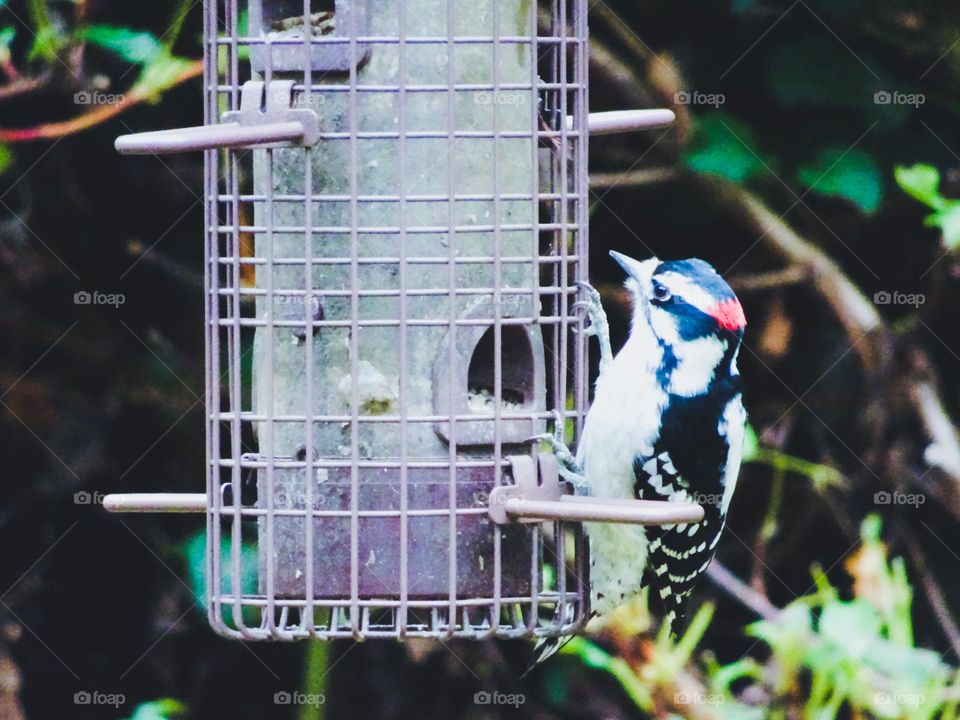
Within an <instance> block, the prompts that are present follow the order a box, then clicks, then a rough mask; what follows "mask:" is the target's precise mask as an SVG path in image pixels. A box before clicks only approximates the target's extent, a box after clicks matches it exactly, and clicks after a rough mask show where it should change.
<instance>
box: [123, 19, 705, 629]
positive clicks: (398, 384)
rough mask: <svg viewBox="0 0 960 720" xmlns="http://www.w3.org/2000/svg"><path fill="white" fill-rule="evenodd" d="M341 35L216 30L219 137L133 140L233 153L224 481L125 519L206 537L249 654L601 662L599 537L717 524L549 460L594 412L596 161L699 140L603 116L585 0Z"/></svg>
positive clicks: (656, 117)
mask: <svg viewBox="0 0 960 720" xmlns="http://www.w3.org/2000/svg"><path fill="white" fill-rule="evenodd" d="M313 5H315V6H317V7H320V5H321V4H320V3H316V2H314V3H313ZM434 5H436V9H443V8H445V10H444V11H443V12H441V13H440V15H441V16H440V17H434V16H432V15H431V17H430V18H429V21H427V20H428V19H427V18H423V20H424V22H422V23H420V22H415V20H416V18H412V17H411V16H410V13H411V11H413V12H417V11H420V12H422V11H424V10H425V9H428V8H433V6H434ZM323 6H324V7H326V5H323ZM514 6H515V7H514ZM386 8H392V10H391V11H386V10H385V9H386ZM314 9H315V8H314V7H312V4H311V0H249V18H250V28H249V30H248V31H247V32H246V33H242V32H241V30H240V28H239V21H240V17H241V12H240V10H241V8H240V7H239V0H205V12H204V18H205V19H204V37H205V53H204V55H205V73H204V83H205V88H206V112H205V125H204V126H203V127H199V128H186V129H181V130H165V131H159V132H152V133H141V134H137V135H130V136H125V137H123V138H119V139H118V140H117V148H118V150H120V151H121V152H124V153H130V154H135V153H157V152H175V151H181V150H204V151H205V158H206V163H205V168H206V169H205V198H206V205H205V208H206V212H205V218H206V236H207V243H206V256H205V263H206V305H207V307H206V318H207V322H206V338H207V356H206V364H207V382H206V398H205V399H206V407H207V448H208V463H207V491H206V493H205V494H179V495H178V494H169V493H158V494H136V495H110V496H107V497H106V498H105V500H104V506H105V507H106V508H107V509H108V510H111V511H116V512H202V513H204V514H205V515H206V518H207V531H208V532H207V536H208V567H207V574H208V578H209V582H208V587H209V591H208V594H209V597H208V598H207V599H208V603H209V618H210V622H211V625H212V626H213V627H214V628H215V629H216V630H217V631H218V632H220V633H222V634H225V635H228V636H231V637H236V638H243V639H249V640H255V639H279V640H293V639H301V638H308V637H314V638H321V639H330V638H336V637H353V638H355V639H363V638H366V637H399V638H403V637H412V636H419V637H436V638H452V637H467V638H476V639H480V638H485V637H493V636H496V637H532V636H556V635H561V634H569V633H571V632H574V631H576V630H577V629H578V628H579V627H580V626H581V625H582V624H583V623H584V622H585V621H586V619H587V617H588V613H589V608H588V596H589V592H588V587H587V576H586V572H587V563H586V546H585V543H584V541H583V540H584V538H583V533H582V530H581V527H580V524H579V523H581V522H584V521H596V522H630V523H639V524H667V523H680V522H696V521H697V520H699V519H700V518H701V517H702V509H701V508H700V507H699V506H696V505H679V504H675V503H664V502H650V501H646V502H644V501H614V500H606V499H602V498H585V497H576V496H573V495H571V494H570V493H569V492H568V490H567V489H566V487H565V485H564V484H562V483H561V482H560V481H559V478H558V473H557V468H556V460H555V458H553V456H552V455H541V454H539V453H538V452H537V447H536V443H535V442H532V441H531V440H530V437H531V436H533V435H535V434H536V433H539V432H543V431H544V430H545V429H546V423H547V421H548V420H549V419H551V418H552V417H553V413H554V411H555V410H554V409H559V410H560V412H561V415H562V417H563V419H564V420H565V421H570V422H572V424H573V427H574V432H575V434H576V433H579V431H580V429H581V427H582V423H583V419H584V417H585V413H586V409H587V402H588V382H587V369H588V362H587V357H588V356H587V347H586V336H585V335H584V334H583V332H582V330H583V319H582V318H581V317H580V316H579V315H577V314H576V313H574V312H573V311H572V305H573V303H574V302H575V300H576V297H575V296H576V293H577V289H576V286H575V283H576V281H579V280H585V279H586V278H587V249H588V239H587V230H588V212H587V211H588V178H587V145H588V137H589V135H590V134H591V133H593V134H602V133H612V132H625V131H630V130H637V129H643V128H651V127H662V126H664V125H667V124H669V123H670V122H672V120H673V114H672V113H671V112H670V111H664V110H641V111H621V112H612V113H597V114H593V115H588V102H587V100H588V98H587V60H588V58H587V39H588V38H587V18H586V11H587V0H553V2H551V3H547V4H545V5H541V6H538V4H537V3H535V2H530V0H507V1H506V2H501V0H474V1H473V2H471V3H470V4H463V3H458V2H456V0H447V2H446V3H445V4H444V3H442V2H437V3H432V4H431V2H428V0H422V2H421V1H419V0H415V1H414V2H407V3H404V2H400V1H399V0H367V1H360V0H352V1H348V0H337V2H336V3H334V4H333V15H332V20H333V22H332V23H330V22H329V18H328V16H327V15H326V14H325V13H323V12H321V13H312V12H311V11H312V10H314ZM391 12H392V15H391V14H390V13H391ZM301 13H302V17H301ZM388 15H389V17H388ZM298 17H299V25H298V24H297V18H298ZM321 18H323V20H322V21H321V20H320V19H321ZM479 18H482V19H483V20H489V26H488V28H487V29H488V30H489V32H488V33H487V34H483V33H482V32H479V31H481V30H483V29H484V26H483V24H481V23H478V22H477V20H478V19H479ZM467 20H471V21H472V24H471V23H467V22H466V21H467ZM288 21H290V22H288ZM323 23H327V24H325V25H324V24H323ZM438 23H439V25H438ZM291 28H293V29H291ZM298 28H299V29H298ZM308 28H309V29H308ZM424 52H427V53H430V52H432V53H433V57H434V62H433V65H435V66H436V67H433V66H432V65H431V63H429V62H425V61H424V58H425V57H426V55H424V54H423V53H424ZM438 57H439V58H440V59H441V60H444V62H440V63H438V62H436V58H438ZM248 63H249V67H247V65H248ZM465 67H469V68H470V72H466V71H465V69H464V68H465ZM484 97H486V98H488V101H487V102H483V101H482V98H484ZM434 101H435V102H434ZM431 102H434V105H432V106H431V105H430V103H431ZM471 104H472V106H471ZM484 105H486V106H488V107H485V108H483V107H481V106H484ZM430 107H432V108H434V109H435V110H436V112H432V111H427V109H429V108H430ZM417 108H420V109H419V110H418V109H417ZM377 143H381V144H382V143H387V145H380V146H378V145H377ZM376 147H380V148H381V150H374V149H373V148H376ZM337 158H339V159H340V160H341V161H342V162H341V163H340V165H339V166H338V167H337V168H335V169H334V170H331V169H330V168H331V166H334V165H336V163H335V162H334V160H336V159H337ZM425 158H426V159H430V158H440V159H441V160H442V161H441V162H434V163H433V166H430V164H429V163H427V164H426V165H425V164H424V159H425ZM378 163H379V164H378ZM371 168H373V170H371ZM425 168H426V170H427V171H426V172H424V169H425ZM430 171H434V172H430ZM417 172H419V173H421V174H420V175H419V176H418V182H416V183H415V182H413V181H412V180H411V178H412V177H414V175H413V173H417ZM434 173H435V175H436V177H434ZM424 178H426V179H424ZM438 178H439V179H438ZM421 181H422V182H421ZM524 182H526V184H524ZM420 184H426V185H428V186H429V189H427V190H420V189H419V187H418V186H419V185H420ZM367 186H369V187H367ZM370 188H372V189H370ZM388 220H390V221H388ZM441 249H442V251H441ZM369 338H375V339H376V341H375V342H370V343H367V339H369ZM251 358H252V359H251ZM247 363H252V367H253V370H252V371H248V369H247ZM338 372H339V373H340V374H339V375H337V373H338ZM291 377H292V379H290V380H288V379H287V378H291ZM428 380H429V383H427V381H428ZM338 398H339V399H338ZM338 403H339V404H338ZM338 438H339V440H338ZM247 548H253V550H254V552H253V553H252V554H250V553H249V552H248V550H247ZM253 556H255V559H253V561H252V562H251V557H253ZM548 566H549V567H551V568H552V572H550V573H545V568H546V567H548ZM251 579H253V580H254V581H255V586H249V583H248V581H249V580H251Z"/></svg>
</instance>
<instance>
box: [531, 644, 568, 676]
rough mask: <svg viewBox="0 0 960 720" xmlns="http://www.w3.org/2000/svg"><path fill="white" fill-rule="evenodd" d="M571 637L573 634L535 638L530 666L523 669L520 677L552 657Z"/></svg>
mask: <svg viewBox="0 0 960 720" xmlns="http://www.w3.org/2000/svg"><path fill="white" fill-rule="evenodd" d="M573 638H574V636H573V635H560V636H559V637H545V638H540V639H539V640H537V644H536V645H535V646H534V648H533V659H532V660H531V661H530V667H528V668H527V669H526V670H525V671H524V673H523V675H521V677H526V676H527V675H528V674H529V673H530V671H531V670H533V669H534V668H535V667H537V665H539V664H540V663H542V662H546V661H547V660H549V659H550V658H552V657H553V656H554V655H556V654H557V653H558V652H559V651H560V648H562V647H563V646H564V645H566V644H567V643H568V642H570V641H571V640H573Z"/></svg>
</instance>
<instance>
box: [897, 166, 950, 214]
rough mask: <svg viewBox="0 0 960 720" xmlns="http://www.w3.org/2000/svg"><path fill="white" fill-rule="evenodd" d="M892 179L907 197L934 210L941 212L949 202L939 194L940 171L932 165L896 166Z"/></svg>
mask: <svg viewBox="0 0 960 720" xmlns="http://www.w3.org/2000/svg"><path fill="white" fill-rule="evenodd" d="M893 177H894V179H895V180H896V181H897V185H899V186H900V188H901V189H902V190H903V191H904V192H905V193H907V195H909V196H910V197H912V198H914V199H915V200H919V201H920V202H922V203H923V204H924V205H928V206H929V207H931V208H933V209H934V210H942V209H943V207H944V206H945V205H946V204H947V203H948V202H949V201H948V200H947V199H946V198H944V197H943V195H941V194H940V171H939V170H937V169H936V168H935V167H933V165H926V164H924V163H917V164H916V165H912V166H910V167H904V166H902V165H898V166H897V167H896V168H895V169H894V171H893Z"/></svg>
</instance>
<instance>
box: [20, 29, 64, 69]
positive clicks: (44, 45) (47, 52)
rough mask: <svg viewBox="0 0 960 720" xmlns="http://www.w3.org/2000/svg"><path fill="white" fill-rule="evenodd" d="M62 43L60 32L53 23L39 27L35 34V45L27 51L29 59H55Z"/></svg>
mask: <svg viewBox="0 0 960 720" xmlns="http://www.w3.org/2000/svg"><path fill="white" fill-rule="evenodd" d="M60 44H61V38H60V34H59V33H58V32H57V29H56V28H55V27H53V25H48V26H46V27H43V28H41V29H39V30H38V31H37V32H36V34H35V35H34V36H33V45H31V46H30V52H29V53H27V60H28V61H30V62H32V61H34V60H37V59H38V58H43V59H44V60H53V59H54V58H55V57H56V56H57V50H58V49H59V47H60Z"/></svg>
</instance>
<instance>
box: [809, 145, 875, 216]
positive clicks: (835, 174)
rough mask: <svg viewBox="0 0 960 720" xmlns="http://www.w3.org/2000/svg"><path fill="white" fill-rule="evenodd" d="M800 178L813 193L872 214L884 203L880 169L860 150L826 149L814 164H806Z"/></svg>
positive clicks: (872, 159) (870, 156) (865, 152)
mask: <svg viewBox="0 0 960 720" xmlns="http://www.w3.org/2000/svg"><path fill="white" fill-rule="evenodd" d="M797 177H798V179H799V180H800V182H801V183H802V184H803V185H804V187H806V188H808V189H809V190H811V191H812V192H815V193H818V194H820V195H826V196H828V197H839V198H843V199H844V200H849V201H850V202H852V203H853V204H854V205H856V206H857V207H858V208H860V209H861V210H863V212H865V213H867V214H870V215H872V214H873V213H875V212H876V211H877V210H878V209H879V208H880V203H881V202H882V201H883V173H882V172H881V171H880V166H879V164H878V163H877V161H876V159H875V158H874V157H873V155H871V154H870V153H868V152H867V151H865V150H860V149H858V148H854V149H853V150H849V149H846V148H837V147H833V148H826V149H825V150H823V151H821V152H820V153H819V154H818V155H817V158H816V160H814V162H812V163H809V164H807V165H802V166H801V167H800V168H799V169H798V170H797Z"/></svg>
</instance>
